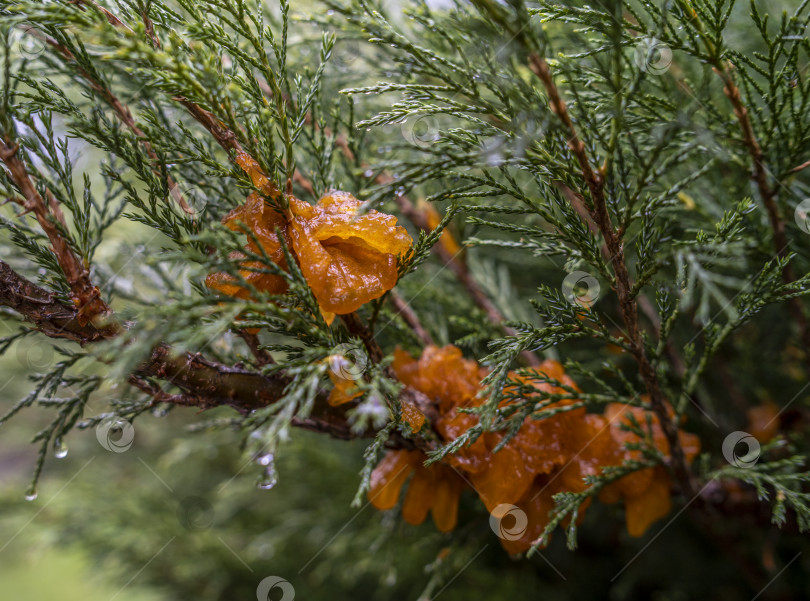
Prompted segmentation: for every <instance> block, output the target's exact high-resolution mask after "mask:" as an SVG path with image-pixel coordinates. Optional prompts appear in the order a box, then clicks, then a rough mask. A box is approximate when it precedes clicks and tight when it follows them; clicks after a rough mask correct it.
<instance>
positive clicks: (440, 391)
mask: <svg viewBox="0 0 810 601" xmlns="http://www.w3.org/2000/svg"><path fill="white" fill-rule="evenodd" d="M392 367H393V369H394V371H395V373H396V375H397V377H398V378H399V379H400V380H401V381H402V382H403V383H404V384H406V385H408V386H412V387H414V388H416V389H417V390H419V391H420V392H422V393H424V394H425V395H427V396H428V397H429V398H430V399H431V400H432V401H433V402H434V403H435V404H436V408H437V410H438V415H439V417H438V419H437V420H436V423H435V424H432V425H433V427H434V428H435V430H436V432H437V433H438V434H439V436H440V437H441V438H442V439H443V441H444V442H449V441H452V440H454V439H456V438H457V437H458V436H460V435H461V434H463V433H464V432H466V431H467V430H468V429H470V428H471V427H472V426H474V425H476V424H477V423H478V418H477V417H476V416H475V415H472V414H469V413H464V412H461V411H460V409H464V408H469V407H476V406H479V405H480V404H481V403H482V402H483V401H482V399H481V398H480V397H478V396H477V394H478V392H479V390H480V385H479V382H480V381H481V379H482V378H483V377H484V376H485V375H486V371H485V370H483V369H482V368H481V367H479V366H478V365H477V364H476V363H475V362H474V361H470V360H468V359H464V358H463V356H462V354H461V351H460V350H459V349H458V348H456V347H454V346H446V347H444V348H437V347H435V346H429V347H427V348H425V350H424V352H423V353H422V356H421V357H420V358H419V359H415V358H413V357H411V356H410V355H408V354H407V353H405V352H403V351H401V350H397V351H396V352H395V353H394V362H393V364H392ZM522 374H523V375H518V374H515V373H513V374H510V379H512V380H514V381H516V382H519V383H520V386H519V387H518V386H511V387H508V388H507V389H506V390H505V392H506V393H507V394H506V395H505V396H506V399H505V400H504V401H503V402H502V404H501V408H502V409H504V408H508V405H509V404H510V403H513V402H515V401H514V397H516V396H517V397H521V398H527V397H529V398H530V397H532V396H535V395H536V396H537V400H538V401H542V400H543V399H544V398H545V397H544V396H543V393H545V394H548V393H555V394H569V393H568V392H566V390H564V389H563V388H560V387H556V386H554V385H552V384H549V383H548V382H546V381H544V380H547V379H549V380H556V381H557V382H559V383H560V384H562V385H564V386H566V387H568V388H570V389H572V390H575V391H576V390H578V389H577V386H576V384H575V383H574V382H573V381H572V380H571V379H570V378H569V377H568V376H567V375H566V374H565V371H564V369H563V367H562V365H561V364H560V363H559V362H557V361H551V360H547V361H545V362H543V363H542V364H541V365H540V366H539V367H537V368H533V370H532V371H526V370H524V371H523V372H522ZM575 403H576V401H574V400H570V399H564V400H559V401H556V402H554V403H550V404H548V405H547V407H546V410H558V411H559V412H558V413H556V414H555V415H552V416H551V417H547V418H544V419H541V420H534V419H532V418H531V417H527V418H526V419H525V420H524V423H523V425H522V427H521V429H520V431H519V433H518V434H517V435H516V436H515V437H514V438H513V439H512V440H510V441H509V442H508V443H507V444H506V445H504V446H503V448H502V449H500V450H499V451H498V452H494V450H495V447H496V446H498V444H499V443H501V442H502V441H503V437H504V433H503V432H486V433H484V434H483V435H481V436H480V437H479V438H478V439H477V440H476V441H475V442H474V443H472V444H471V445H468V446H466V447H463V448H462V449H461V450H459V451H458V452H456V453H454V454H451V455H448V456H447V457H446V458H445V460H444V461H445V463H434V464H432V465H430V466H429V467H424V462H425V461H426V459H427V457H426V456H425V455H424V454H423V453H421V452H420V451H408V450H399V451H390V452H389V453H388V454H387V455H386V457H385V458H384V459H383V461H382V462H381V463H380V464H379V466H378V467H377V468H376V469H375V471H374V473H373V475H372V481H371V488H370V490H369V498H370V499H371V503H372V504H373V505H374V506H375V507H377V508H378V509H381V510H385V509H391V508H393V507H394V506H395V505H396V503H397V500H398V498H399V496H400V491H401V490H402V488H403V486H404V485H405V483H406V481H407V480H408V477H409V476H411V475H413V477H412V478H411V481H410V484H409V485H408V491H407V493H406V495H405V498H404V500H403V503H402V514H403V517H404V518H405V520H406V521H407V522H409V523H414V524H418V523H421V522H422V521H424V519H425V517H426V515H427V511H428V509H429V510H430V511H431V512H432V514H433V518H434V521H435V522H436V524H437V526H438V527H439V529H440V530H444V529H447V528H448V527H450V524H453V525H455V522H456V517H455V516H456V514H457V511H458V510H457V505H458V500H459V496H460V493H461V489H462V488H464V487H471V488H472V489H473V490H474V491H475V493H476V494H477V495H478V497H479V498H480V499H481V501H482V502H483V503H484V505H485V506H486V508H487V510H488V511H490V512H492V511H493V510H495V509H496V508H497V507H498V506H499V505H502V504H509V505H515V506H517V507H518V508H520V509H521V510H522V511H523V512H524V513H525V514H526V517H527V519H528V524H527V526H526V530H525V532H523V534H522V536H520V538H518V539H517V540H502V541H501V543H502V545H503V546H504V547H505V548H506V549H507V551H509V552H510V553H520V552H523V551H526V550H527V549H528V548H529V547H530V546H531V544H532V542H534V541H535V540H536V539H537V538H538V537H539V536H540V535H541V533H542V532H543V530H544V529H545V527H546V525H547V524H548V523H549V519H550V512H551V511H552V510H553V509H554V500H553V496H554V495H555V494H557V493H560V492H566V491H568V492H581V491H584V490H585V489H586V488H587V486H588V485H587V484H586V483H585V480H584V478H585V477H586V476H592V475H599V474H600V473H601V471H602V468H603V467H605V466H617V465H621V464H622V462H623V461H625V460H629V459H641V453H640V452H639V451H632V450H628V449H627V448H626V445H627V444H629V443H639V442H641V441H640V440H639V438H638V436H637V435H636V434H634V433H632V432H629V431H627V430H626V429H625V428H623V427H622V424H624V425H625V426H626V425H628V424H631V423H632V422H631V421H630V419H631V418H630V415H632V416H633V417H634V418H635V420H636V422H637V423H638V424H640V425H641V426H642V428H643V429H645V430H646V428H647V425H646V424H647V420H648V419H649V423H650V425H651V435H652V440H651V442H652V444H653V445H654V446H655V447H656V448H657V449H658V450H660V451H661V452H662V453H664V454H665V455H666V452H667V450H668V446H667V442H666V439H665V437H664V434H663V431H662V429H661V427H660V425H659V423H658V419H657V417H655V415H654V414H652V412H650V411H646V410H644V409H642V408H639V407H630V406H625V405H620V404H611V405H608V406H607V407H606V409H605V412H604V414H602V415H599V414H586V412H585V409H584V408H582V407H576V405H575ZM567 407H573V408H571V409H566V408H567ZM679 436H680V442H681V445H682V446H683V449H684V452H685V454H686V457H687V459H688V460H689V461H691V460H692V459H693V458H694V457H695V456H696V455H697V453H698V451H699V443H698V439H697V437H696V436H695V435H693V434H689V433H686V432H679ZM440 482H441V484H440ZM599 498H600V500H602V501H603V502H606V503H613V502H618V501H620V500H623V501H624V506H625V521H626V524H627V530H628V532H629V533H630V534H631V535H632V536H641V534H643V533H644V531H645V530H646V529H647V528H648V527H649V526H650V525H651V524H652V523H653V522H654V521H656V520H657V519H660V518H661V517H663V516H664V515H666V514H667V513H668V512H669V510H670V477H669V473H668V471H667V470H666V468H664V467H661V466H657V467H651V468H644V469H641V470H638V471H635V472H633V473H630V474H628V475H626V476H624V477H622V478H620V479H619V480H617V481H615V482H613V483H611V484H609V485H607V486H605V488H604V489H603V490H602V491H601V494H600V496H599ZM586 506H587V504H585V505H583V507H582V508H581V511H580V518H581V517H582V514H583V512H584V510H585V508H586ZM437 516H439V517H437ZM451 516H452V519H451ZM509 538H512V537H511V536H510V537H509Z"/></svg>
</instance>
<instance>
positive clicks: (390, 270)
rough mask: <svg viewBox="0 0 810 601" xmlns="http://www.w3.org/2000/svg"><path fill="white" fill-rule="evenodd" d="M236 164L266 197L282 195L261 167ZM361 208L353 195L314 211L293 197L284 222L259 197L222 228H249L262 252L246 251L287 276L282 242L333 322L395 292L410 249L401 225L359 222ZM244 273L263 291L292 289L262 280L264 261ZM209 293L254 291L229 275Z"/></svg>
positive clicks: (328, 199)
mask: <svg viewBox="0 0 810 601" xmlns="http://www.w3.org/2000/svg"><path fill="white" fill-rule="evenodd" d="M236 161H237V163H238V164H239V165H240V166H241V167H242V169H244V171H245V172H246V173H247V174H248V175H249V176H250V178H251V180H252V181H253V185H254V186H256V188H258V189H259V190H260V191H261V192H262V193H263V194H264V195H266V196H270V197H274V195H277V191H276V189H275V186H273V185H272V184H271V182H270V181H269V180H268V178H267V176H266V175H265V174H264V173H263V172H262V170H261V169H260V167H259V165H258V163H256V161H255V160H253V159H252V158H251V157H249V156H248V155H245V154H240V155H239V156H237V158H236ZM360 207H361V203H360V201H359V200H357V199H356V198H355V197H354V196H352V195H351V194H349V193H347V192H340V191H337V190H332V191H330V192H328V193H327V194H325V195H324V196H323V197H321V199H320V200H318V203H317V204H316V205H310V204H309V203H306V202H304V201H302V200H298V199H297V198H293V197H289V214H288V215H285V214H283V213H282V212H281V211H280V210H278V209H277V208H276V207H275V206H273V205H272V204H270V203H268V202H266V201H265V198H264V196H262V195H260V194H258V193H256V192H254V193H252V194H251V195H250V196H248V197H247V199H246V200H245V204H243V205H241V206H239V207H237V208H236V209H234V210H232V211H231V212H230V213H228V214H227V215H226V216H225V218H224V219H223V223H224V224H225V225H226V226H227V227H229V228H230V229H232V230H235V231H242V229H243V228H244V227H247V228H248V229H249V230H250V231H251V232H252V233H253V235H254V236H255V238H256V239H257V241H258V244H256V243H255V242H253V241H252V240H250V241H249V242H248V244H247V247H246V248H247V249H248V250H250V251H251V252H254V253H257V254H261V252H262V251H264V253H265V254H266V255H267V256H268V257H269V258H270V260H271V261H272V262H273V263H275V264H276V265H278V266H279V267H281V268H282V269H284V270H286V269H287V267H288V266H287V264H286V261H285V257H284V253H283V251H282V249H281V242H280V240H279V235H281V236H282V237H283V238H284V242H285V243H286V245H287V247H288V248H289V249H290V252H291V253H292V254H293V256H294V257H295V259H296V261H297V263H298V265H299V267H300V268H301V272H302V273H303V274H304V277H305V278H306V280H307V283H308V284H309V286H310V288H311V289H312V292H313V294H314V295H315V298H316V299H317V301H318V304H319V305H320V308H321V311H322V312H323V313H324V316H325V317H326V318H327V320H330V317H333V316H334V314H337V315H344V314H347V313H351V312H352V311H355V310H356V309H358V308H359V307H360V306H361V305H363V304H365V303H367V302H369V301H371V300H373V299H375V298H379V297H380V296H382V295H383V294H385V293H386V292H387V291H388V290H390V289H391V288H393V287H394V285H395V284H396V281H397V256H398V255H401V254H404V253H406V252H407V251H408V249H409V248H410V246H411V242H412V240H411V237H410V235H408V232H407V231H406V230H405V228H403V227H401V226H398V225H397V220H396V217H394V216H393V215H387V214H385V213H379V212H377V211H374V210H371V211H368V212H366V213H362V214H360V211H359V209H360ZM241 224H244V225H241ZM277 232H278V233H277ZM259 246H260V247H261V248H259ZM233 258H234V259H236V260H238V259H239V258H240V257H239V256H234V257H233ZM240 267H241V268H242V269H241V270H240V275H241V276H242V277H243V278H244V279H245V281H246V282H248V283H249V284H251V285H252V286H254V287H255V288H256V289H257V290H259V291H263V292H269V293H270V294H282V293H283V292H285V291H286V289H287V285H286V282H285V280H284V278H282V277H280V276H277V275H273V274H269V273H268V274H265V273H257V272H256V270H257V269H262V265H261V262H259V261H244V262H243V263H241V265H240ZM264 269H265V270H267V268H266V267H265V268H264ZM206 285H207V286H208V287H209V288H212V289H214V290H217V291H218V292H220V293H222V294H226V295H228V296H235V297H237V298H249V296H250V292H249V290H248V289H246V288H245V287H243V286H242V285H241V284H240V283H239V282H238V281H237V280H235V279H234V278H232V277H230V276H228V275H227V274H223V273H213V274H211V275H209V276H208V277H207V278H206Z"/></svg>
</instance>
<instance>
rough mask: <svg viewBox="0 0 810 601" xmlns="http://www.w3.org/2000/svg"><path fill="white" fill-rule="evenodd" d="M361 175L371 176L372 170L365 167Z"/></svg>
mask: <svg viewBox="0 0 810 601" xmlns="http://www.w3.org/2000/svg"><path fill="white" fill-rule="evenodd" d="M363 175H365V176H366V177H371V176H372V175H374V172H373V171H372V170H371V169H366V171H365V172H364V173H363Z"/></svg>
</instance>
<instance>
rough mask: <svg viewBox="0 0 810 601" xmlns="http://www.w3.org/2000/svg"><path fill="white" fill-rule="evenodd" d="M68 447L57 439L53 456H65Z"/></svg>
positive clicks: (61, 457) (58, 457)
mask: <svg viewBox="0 0 810 601" xmlns="http://www.w3.org/2000/svg"><path fill="white" fill-rule="evenodd" d="M67 454H68V448H67V445H66V444H65V443H64V442H62V441H61V440H59V441H57V442H56V444H55V445H54V448H53V456H54V457H56V458H57V459H64V458H65V457H67Z"/></svg>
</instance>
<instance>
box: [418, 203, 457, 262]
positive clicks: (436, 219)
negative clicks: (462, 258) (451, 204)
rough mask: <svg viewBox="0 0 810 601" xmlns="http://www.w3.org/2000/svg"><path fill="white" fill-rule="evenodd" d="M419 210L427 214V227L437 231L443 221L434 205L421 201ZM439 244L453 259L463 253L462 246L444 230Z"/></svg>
mask: <svg viewBox="0 0 810 601" xmlns="http://www.w3.org/2000/svg"><path fill="white" fill-rule="evenodd" d="M419 208H420V209H421V210H422V212H423V213H424V214H425V220H426V221H427V226H428V227H429V228H430V229H431V230H435V229H436V228H437V227H438V226H439V224H440V223H441V221H442V216H441V215H439V212H438V211H437V210H436V209H435V208H434V207H433V205H432V204H430V203H428V202H425V201H420V202H419ZM439 244H441V245H442V246H443V247H444V250H445V251H447V254H449V255H450V256H451V257H455V256H456V255H457V254H458V253H460V252H461V246H459V243H458V242H456V239H455V238H454V237H453V234H451V233H450V232H449V231H447V230H444V231H443V232H442V235H441V236H440V237H439Z"/></svg>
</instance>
